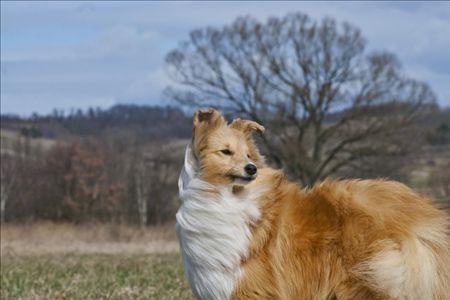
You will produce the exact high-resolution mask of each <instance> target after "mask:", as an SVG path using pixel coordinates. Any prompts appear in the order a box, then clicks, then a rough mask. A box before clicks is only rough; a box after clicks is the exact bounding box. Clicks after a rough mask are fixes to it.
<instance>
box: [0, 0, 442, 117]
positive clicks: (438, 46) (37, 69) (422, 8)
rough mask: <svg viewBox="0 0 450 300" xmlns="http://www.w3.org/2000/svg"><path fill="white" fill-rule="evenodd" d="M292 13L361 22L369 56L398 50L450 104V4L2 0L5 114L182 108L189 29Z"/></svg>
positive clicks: (414, 73) (410, 71)
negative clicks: (177, 80)
mask: <svg viewBox="0 0 450 300" xmlns="http://www.w3.org/2000/svg"><path fill="white" fill-rule="evenodd" d="M217 11H220V12H221V13H220V14H217V13H216V12H217ZM292 11H301V12H303V13H306V14H308V15H309V16H310V17H311V18H312V19H314V20H316V21H319V20H321V19H322V18H323V17H325V16H330V17H333V18H335V19H336V20H337V21H338V22H339V23H341V22H344V21H347V22H350V23H351V24H353V25H355V26H356V27H358V28H360V29H361V31H362V34H363V36H364V37H365V38H366V39H367V42H368V47H367V48H368V52H370V51H376V50H380V51H381V50H387V51H391V52H393V53H394V54H396V55H397V57H398V58H399V60H400V62H401V63H402V66H403V71H404V73H405V74H406V75H408V76H411V77H413V78H415V79H418V80H423V81H425V82H427V83H428V84H429V85H430V86H431V88H432V90H433V91H434V92H435V93H436V95H437V97H438V104H439V106H440V107H445V108H447V107H450V89H449V88H448V86H447V85H448V82H450V57H449V56H448V54H447V51H448V49H450V39H449V38H448V36H450V3H438V2H434V3H425V2H401V3H386V2H376V3H361V2H320V3H315V2H258V3H257V2H242V3H236V2H231V3H226V2H130V3H124V2H78V1H77V2H1V25H2V26H1V59H0V61H1V114H2V115H7V114H13V115H19V116H22V117H24V116H31V115H32V113H33V112H35V113H37V114H39V115H48V114H51V113H52V111H53V110H55V109H56V110H61V109H62V110H64V111H70V110H71V109H75V110H76V109H81V110H86V109H88V108H89V107H93V108H96V107H100V108H102V109H108V108H110V107H112V106H114V105H117V104H136V105H150V106H151V105H161V106H167V105H172V106H177V105H176V104H175V103H174V102H172V101H171V100H170V99H167V98H166V97H165V96H164V95H163V93H162V91H163V89H164V88H165V87H166V86H168V85H170V84H171V83H172V82H171V81H170V79H169V78H168V76H167V74H166V72H165V63H164V57H165V55H166V54H167V52H168V51H170V50H171V49H173V48H174V47H175V46H176V45H177V44H178V43H179V42H181V41H183V40H185V39H186V38H187V37H188V34H189V32H190V31H192V30H194V29H197V28H203V27H206V26H214V27H219V26H223V25H226V24H229V23H231V22H232V21H233V20H234V19H236V18H237V17H238V16H242V15H251V16H252V17H255V18H257V19H258V20H260V21H265V20H266V19H267V17H269V16H282V15H285V14H286V13H288V12H292ZM380 16H382V18H383V19H382V21H380ZM392 28H395V30H392Z"/></svg>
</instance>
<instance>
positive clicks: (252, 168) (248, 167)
mask: <svg viewBox="0 0 450 300" xmlns="http://www.w3.org/2000/svg"><path fill="white" fill-rule="evenodd" d="M244 170H245V173H247V174H248V175H250V176H252V175H255V174H256V171H258V169H257V168H256V166H255V165H254V164H247V165H246V166H245V167H244Z"/></svg>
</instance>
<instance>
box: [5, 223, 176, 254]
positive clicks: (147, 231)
mask: <svg viewBox="0 0 450 300" xmlns="http://www.w3.org/2000/svg"><path fill="white" fill-rule="evenodd" d="M176 251H178V241H177V239H176V234H175V229H174V225H166V226H163V227H147V228H139V227H131V226H125V225H114V224H95V225H73V224H55V223H50V222H39V223H32V224H27V225H9V224H6V225H2V226H1V255H2V256H3V255H9V254H11V255H46V254H63V253H77V254H80V253H83V254H89V253H104V254H120V253H127V254H134V253H143V254H150V253H168V252H176Z"/></svg>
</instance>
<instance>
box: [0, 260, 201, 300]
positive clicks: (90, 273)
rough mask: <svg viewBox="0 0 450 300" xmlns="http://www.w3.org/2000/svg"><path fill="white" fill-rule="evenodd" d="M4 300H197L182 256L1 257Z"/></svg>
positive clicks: (0, 294) (0, 296)
mask: <svg viewBox="0 0 450 300" xmlns="http://www.w3.org/2000/svg"><path fill="white" fill-rule="evenodd" d="M0 298H1V299H2V300H7V299H158V300H159V299H161V300H164V299H193V297H192V294H191V292H190V290H189V287H188V285H187V282H186V280H185V278H184V274H183V268H182V264H181V259H180V256H179V255H178V254H145V255H137V254H135V255H124V254H120V255H111V254H86V255H78V254H65V255H42V256H9V255H7V256H2V261H1V292H0Z"/></svg>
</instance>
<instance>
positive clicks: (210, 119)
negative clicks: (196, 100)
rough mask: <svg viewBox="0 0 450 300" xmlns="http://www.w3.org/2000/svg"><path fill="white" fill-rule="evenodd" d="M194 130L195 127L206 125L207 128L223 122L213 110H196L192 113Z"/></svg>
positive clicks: (219, 115)
mask: <svg viewBox="0 0 450 300" xmlns="http://www.w3.org/2000/svg"><path fill="white" fill-rule="evenodd" d="M193 123H194V129H195V128H196V127H199V126H202V125H207V126H208V127H216V126H220V125H222V124H224V123H226V122H225V119H224V118H223V117H222V115H221V114H220V112H218V111H217V110H215V109H213V108H208V109H206V110H202V109H201V110H198V111H196V112H195V113H194V119H193Z"/></svg>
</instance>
